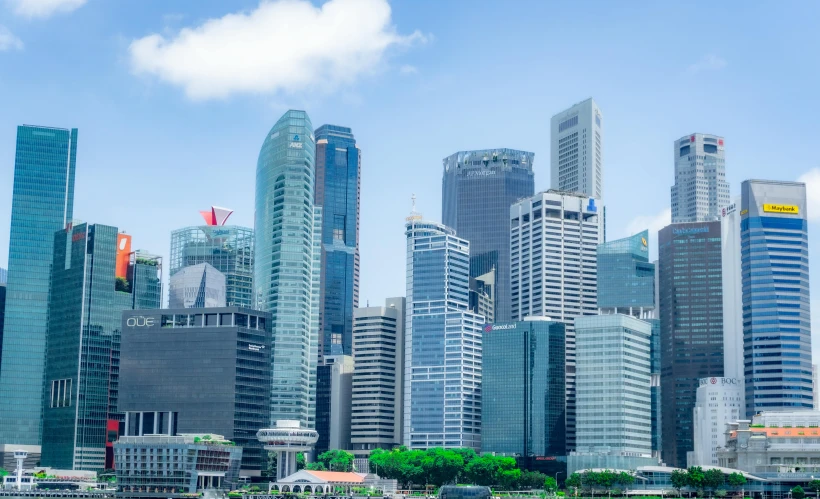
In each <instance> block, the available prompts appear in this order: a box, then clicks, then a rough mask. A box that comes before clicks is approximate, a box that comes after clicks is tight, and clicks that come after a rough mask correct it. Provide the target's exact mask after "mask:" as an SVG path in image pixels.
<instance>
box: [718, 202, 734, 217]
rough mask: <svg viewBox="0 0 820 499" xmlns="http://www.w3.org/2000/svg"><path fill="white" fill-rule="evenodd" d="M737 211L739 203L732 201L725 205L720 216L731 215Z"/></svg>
mask: <svg viewBox="0 0 820 499" xmlns="http://www.w3.org/2000/svg"><path fill="white" fill-rule="evenodd" d="M735 211H737V203H732V204H730V205H729V206H725V207H723V209H721V210H720V216H721V217H725V216H726V215H731V214H732V213H734V212H735Z"/></svg>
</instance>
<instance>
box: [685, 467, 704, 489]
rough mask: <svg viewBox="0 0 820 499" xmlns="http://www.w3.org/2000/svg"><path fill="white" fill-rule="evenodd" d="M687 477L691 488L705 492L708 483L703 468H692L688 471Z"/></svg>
mask: <svg viewBox="0 0 820 499" xmlns="http://www.w3.org/2000/svg"><path fill="white" fill-rule="evenodd" d="M686 477H687V482H688V485H689V486H690V487H692V488H693V489H695V490H697V491H699V492H703V486H704V485H705V481H706V475H705V474H704V473H703V468H701V467H700V466H692V467H691V468H689V469H688V470H687V472H686Z"/></svg>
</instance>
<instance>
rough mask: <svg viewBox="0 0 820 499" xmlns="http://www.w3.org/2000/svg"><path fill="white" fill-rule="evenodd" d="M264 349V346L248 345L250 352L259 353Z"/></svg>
mask: <svg viewBox="0 0 820 499" xmlns="http://www.w3.org/2000/svg"><path fill="white" fill-rule="evenodd" d="M264 349H265V345H254V344H253V343H248V350H250V351H251V352H261V351H262V350H264Z"/></svg>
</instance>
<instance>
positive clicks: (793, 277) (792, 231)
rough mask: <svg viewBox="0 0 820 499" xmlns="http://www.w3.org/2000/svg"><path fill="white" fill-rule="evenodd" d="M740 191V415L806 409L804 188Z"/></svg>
mask: <svg viewBox="0 0 820 499" xmlns="http://www.w3.org/2000/svg"><path fill="white" fill-rule="evenodd" d="M740 190H741V210H740V217H741V221H740V241H741V248H742V250H741V255H742V257H741V274H742V279H743V338H744V341H743V354H744V357H745V359H746V363H745V378H746V414H747V415H748V414H756V413H758V412H761V411H778V410H780V411H787V410H795V409H812V408H813V407H814V393H813V389H812V388H813V384H812V364H811V311H810V307H809V303H810V302H809V258H808V257H809V248H808V244H809V243H808V226H807V221H806V185H805V184H802V183H798V182H779V181H772V180H746V181H745V182H743V183H742V184H741V188H740Z"/></svg>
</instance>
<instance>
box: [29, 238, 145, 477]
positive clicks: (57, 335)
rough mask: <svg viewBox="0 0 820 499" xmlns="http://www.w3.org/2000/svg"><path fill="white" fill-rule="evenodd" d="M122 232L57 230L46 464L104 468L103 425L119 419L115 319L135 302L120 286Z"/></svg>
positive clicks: (129, 291)
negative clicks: (118, 263)
mask: <svg viewBox="0 0 820 499" xmlns="http://www.w3.org/2000/svg"><path fill="white" fill-rule="evenodd" d="M119 236H120V235H119V231H118V230H117V228H116V227H109V226H105V225H87V224H81V225H77V226H74V227H72V228H70V229H67V230H61V231H58V232H57V233H56V234H55V235H54V242H53V248H54V260H53V266H52V278H51V293H50V299H49V319H48V334H47V348H46V356H45V374H44V378H45V394H44V395H45V396H44V398H43V434H44V435H45V436H46V438H44V439H43V443H42V457H41V464H42V465H43V466H49V467H52V468H57V469H78V470H95V471H100V470H102V469H104V468H105V457H106V442H107V437H108V434H107V423H108V420H109V419H116V418H117V416H116V414H113V413H112V412H111V410H112V409H113V407H115V406H116V403H112V399H114V400H115V399H116V398H117V393H116V391H117V385H118V377H117V379H116V380H114V382H113V383H112V374H115V373H114V371H115V369H116V367H117V366H116V365H114V360H113V359H114V357H117V355H116V354H115V353H114V352H115V350H116V351H117V352H119V345H118V343H119V341H120V334H121V329H120V324H121V321H120V317H121V314H122V312H123V311H124V310H130V309H132V308H133V306H134V303H135V293H134V291H133V290H132V289H131V288H132V287H131V286H128V285H119V284H118V282H117V279H116V277H117V276H116V272H117V271H116V264H117V259H118V256H119V255H118V240H119ZM123 257H124V258H127V257H128V255H124V256H123ZM135 265H136V266H140V265H141V264H140V263H136V262H135ZM132 275H133V272H132ZM158 305H159V303H155V306H158ZM117 364H118V363H117Z"/></svg>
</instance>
